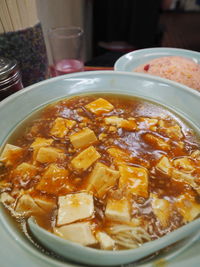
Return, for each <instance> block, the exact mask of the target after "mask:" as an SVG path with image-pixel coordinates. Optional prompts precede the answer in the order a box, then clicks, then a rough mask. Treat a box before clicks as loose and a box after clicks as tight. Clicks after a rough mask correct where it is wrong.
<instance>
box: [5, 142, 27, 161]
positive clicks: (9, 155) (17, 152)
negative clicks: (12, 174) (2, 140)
mask: <svg viewBox="0 0 200 267" xmlns="http://www.w3.org/2000/svg"><path fill="white" fill-rule="evenodd" d="M22 153H23V149H22V148H21V147H18V146H14V145H11V144H6V145H5V147H4V149H3V152H2V153H1V156H0V161H2V162H4V163H5V164H6V165H12V164H14V163H15V162H16V161H17V160H18V159H19V158H20V156H21V155H22Z"/></svg>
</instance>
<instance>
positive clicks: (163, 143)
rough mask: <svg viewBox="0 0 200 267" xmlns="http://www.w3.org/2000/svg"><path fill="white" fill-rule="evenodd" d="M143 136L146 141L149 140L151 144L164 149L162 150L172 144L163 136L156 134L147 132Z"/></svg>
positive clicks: (167, 148)
mask: <svg viewBox="0 0 200 267" xmlns="http://www.w3.org/2000/svg"><path fill="white" fill-rule="evenodd" d="M143 138H144V140H145V141H147V142H148V143H149V144H150V145H151V146H156V148H159V149H162V150H165V151H166V150H169V149H170V145H169V144H168V143H167V142H166V141H164V140H163V139H162V138H160V137H158V136H155V135H153V134H150V133H147V134H145V135H143Z"/></svg>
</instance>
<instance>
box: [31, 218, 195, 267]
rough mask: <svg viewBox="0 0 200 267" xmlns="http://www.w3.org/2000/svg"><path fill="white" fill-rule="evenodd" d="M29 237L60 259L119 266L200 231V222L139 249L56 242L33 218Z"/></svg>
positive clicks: (190, 224) (53, 236)
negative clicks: (115, 248) (59, 256)
mask: <svg viewBox="0 0 200 267" xmlns="http://www.w3.org/2000/svg"><path fill="white" fill-rule="evenodd" d="M28 225H29V228H30V231H31V232H32V234H33V235H34V236H35V238H37V240H38V241H39V242H40V243H41V244H42V245H44V246H45V247H46V248H48V249H50V250H52V251H54V252H55V253H57V254H58V255H61V256H62V257H64V258H67V259H70V260H73V261H76V262H79V263H84V264H89V265H92V266H95V265H101V266H103V265H104V266H112V265H120V264H125V263H129V262H133V261H137V260H140V259H142V258H144V257H146V256H148V255H151V254H152V253H155V252H156V251H159V250H161V249H163V248H165V247H167V246H169V245H172V244H174V243H176V242H178V241H180V240H182V239H184V238H186V237H188V236H190V235H191V234H192V233H195V232H197V234H198V230H199V229H200V218H198V219H196V220H194V221H192V222H190V223H188V224H186V225H184V226H182V227H180V228H179V229H177V230H175V231H173V232H171V233H169V234H167V235H165V236H163V237H161V238H158V239H156V240H153V241H150V242H146V243H145V244H143V245H142V246H141V247H138V248H135V249H129V250H118V251H105V250H98V249H94V248H89V247H84V246H81V245H79V244H76V243H73V242H70V241H67V240H65V239H63V238H60V237H58V236H56V235H54V234H52V233H50V232H48V231H47V230H45V229H43V228H42V227H40V226H38V224H37V223H36V222H35V219H34V218H33V217H31V218H29V219H28Z"/></svg>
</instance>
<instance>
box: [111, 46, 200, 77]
mask: <svg viewBox="0 0 200 267" xmlns="http://www.w3.org/2000/svg"><path fill="white" fill-rule="evenodd" d="M167 56H181V57H185V58H189V59H192V60H193V61H194V62H196V63H199V64H200V53H199V52H195V51H191V50H186V49H179V48H168V47H160V48H146V49H139V50H135V51H133V52H130V53H128V54H125V55H123V56H122V57H120V58H119V59H118V60H117V61H116V62H115V65H114V70H116V71H128V72H132V71H133V69H135V68H136V67H138V66H140V65H142V64H144V63H146V62H149V61H150V60H152V59H154V58H158V57H167Z"/></svg>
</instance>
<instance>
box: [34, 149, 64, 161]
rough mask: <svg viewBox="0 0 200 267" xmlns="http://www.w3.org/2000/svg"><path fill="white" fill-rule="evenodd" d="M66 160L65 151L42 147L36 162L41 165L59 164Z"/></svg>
mask: <svg viewBox="0 0 200 267" xmlns="http://www.w3.org/2000/svg"><path fill="white" fill-rule="evenodd" d="M64 158H65V154H64V153H63V151H62V150H60V149H58V148H55V147H41V148H40V149H39V151H38V153H37V156H36V160H37V161H39V162H41V163H51V162H57V161H60V160H63V159H64Z"/></svg>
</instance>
